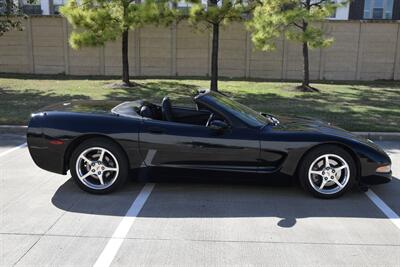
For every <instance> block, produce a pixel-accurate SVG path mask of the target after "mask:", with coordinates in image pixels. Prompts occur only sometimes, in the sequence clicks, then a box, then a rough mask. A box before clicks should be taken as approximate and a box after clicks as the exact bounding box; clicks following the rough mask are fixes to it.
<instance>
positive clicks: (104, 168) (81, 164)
mask: <svg viewBox="0 0 400 267" xmlns="http://www.w3.org/2000/svg"><path fill="white" fill-rule="evenodd" d="M69 167H70V171H71V175H72V178H73V179H74V181H75V183H76V184H78V186H79V187H80V188H81V189H83V190H84V191H86V192H89V193H94V194H106V193H110V192H112V191H115V190H116V189H117V188H118V187H119V186H121V185H122V184H123V183H124V182H125V180H126V178H127V175H128V161H127V159H126V157H125V155H124V153H123V151H122V150H121V148H119V146H117V145H116V144H115V143H113V142H112V141H109V140H107V139H102V138H94V139H90V140H87V141H85V142H83V143H82V144H80V145H79V146H78V147H77V148H76V149H75V150H74V152H73V153H72V157H71V160H70V166H69Z"/></svg>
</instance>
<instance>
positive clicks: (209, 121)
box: [206, 113, 214, 127]
mask: <svg viewBox="0 0 400 267" xmlns="http://www.w3.org/2000/svg"><path fill="white" fill-rule="evenodd" d="M213 118H214V113H211V115H210V117H208V120H207V123H206V127H208V126H209V125H210V123H211V121H212V120H213Z"/></svg>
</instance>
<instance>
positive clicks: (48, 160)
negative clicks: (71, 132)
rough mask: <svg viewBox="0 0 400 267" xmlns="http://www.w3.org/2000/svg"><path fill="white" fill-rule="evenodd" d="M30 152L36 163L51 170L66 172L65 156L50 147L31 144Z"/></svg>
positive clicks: (60, 172)
mask: <svg viewBox="0 0 400 267" xmlns="http://www.w3.org/2000/svg"><path fill="white" fill-rule="evenodd" d="M28 148H29V153H30V154H31V157H32V159H33V161H34V162H35V164H36V165H37V166H38V167H40V168H42V169H44V170H46V171H50V172H55V173H59V174H65V173H66V171H65V168H64V162H63V158H62V157H61V156H60V155H59V153H58V152H56V151H52V150H50V149H49V148H48V147H34V146H29V145H28Z"/></svg>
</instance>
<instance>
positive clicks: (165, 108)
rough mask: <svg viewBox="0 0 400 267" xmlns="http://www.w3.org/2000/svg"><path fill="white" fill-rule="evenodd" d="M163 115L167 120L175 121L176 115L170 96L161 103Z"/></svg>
mask: <svg viewBox="0 0 400 267" xmlns="http://www.w3.org/2000/svg"><path fill="white" fill-rule="evenodd" d="M161 111H162V117H163V120H165V121H174V115H173V113H172V105H171V101H170V100H169V97H167V96H166V97H164V98H163V100H162V103H161Z"/></svg>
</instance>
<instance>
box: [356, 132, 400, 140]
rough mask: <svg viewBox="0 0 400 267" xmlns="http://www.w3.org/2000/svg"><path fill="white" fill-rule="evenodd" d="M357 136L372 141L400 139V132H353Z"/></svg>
mask: <svg viewBox="0 0 400 267" xmlns="http://www.w3.org/2000/svg"><path fill="white" fill-rule="evenodd" d="M353 133H354V134H356V135H358V136H362V137H364V138H368V139H371V140H374V141H400V133H398V132H393V133H387V132H353Z"/></svg>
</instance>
